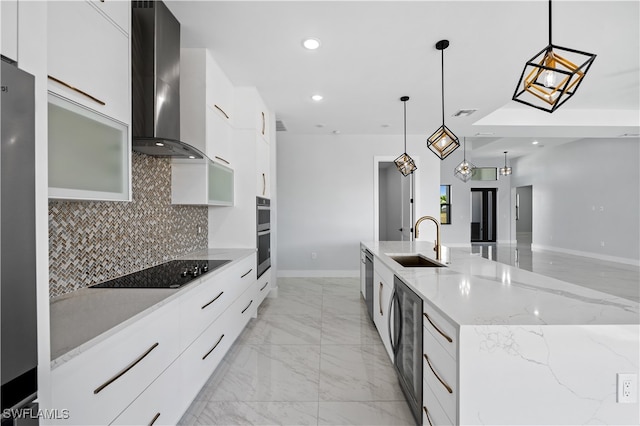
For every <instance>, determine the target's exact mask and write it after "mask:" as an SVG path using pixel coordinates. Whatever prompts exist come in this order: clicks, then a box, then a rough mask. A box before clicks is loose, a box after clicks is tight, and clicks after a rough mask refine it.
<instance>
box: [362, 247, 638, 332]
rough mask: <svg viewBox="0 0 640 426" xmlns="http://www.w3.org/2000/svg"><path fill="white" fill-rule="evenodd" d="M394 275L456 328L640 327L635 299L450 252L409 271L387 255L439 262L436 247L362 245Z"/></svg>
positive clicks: (460, 251)
mask: <svg viewBox="0 0 640 426" xmlns="http://www.w3.org/2000/svg"><path fill="white" fill-rule="evenodd" d="M362 247H364V248H366V249H368V250H369V251H370V252H371V253H372V254H373V255H375V256H376V257H377V258H378V259H379V260H380V261H381V262H382V263H383V264H384V265H385V266H386V267H388V268H389V269H391V270H392V271H393V272H394V274H395V275H397V276H398V277H399V278H401V279H402V280H403V281H404V282H405V283H406V284H407V285H409V286H410V287H411V288H412V289H413V290H414V291H415V292H416V293H417V294H419V295H420V296H421V297H422V298H423V299H425V300H428V301H429V302H430V303H431V304H433V305H434V306H435V307H436V308H437V309H438V310H440V311H441V313H442V314H444V315H446V316H447V317H449V318H450V319H451V320H452V321H454V322H455V323H457V324H458V325H461V326H463V325H605V324H638V323H640V305H639V304H638V303H636V302H634V301H631V300H628V299H624V298H620V297H616V296H612V295H609V294H605V293H602V292H599V291H596V290H591V289H588V288H585V287H582V286H579V285H575V284H571V283H568V282H564V281H560V280H557V279H554V278H550V277H546V276H543V275H540V274H536V273H533V272H529V271H526V270H523V269H519V268H516V267H513V266H510V265H506V264H502V263H498V262H494V261H491V260H487V259H485V258H483V257H481V256H479V255H477V254H472V253H471V252H470V250H469V249H464V248H461V249H446V250H443V253H444V256H443V261H442V262H441V263H444V264H445V267H440V268H410V267H408V268H405V267H402V266H401V265H400V264H399V263H397V262H395V261H394V260H393V259H391V258H390V257H389V254H415V253H420V254H422V255H424V256H426V257H428V258H431V259H435V252H434V251H433V243H431V242H421V241H417V242H408V241H404V242H402V241H372V242H363V243H362Z"/></svg>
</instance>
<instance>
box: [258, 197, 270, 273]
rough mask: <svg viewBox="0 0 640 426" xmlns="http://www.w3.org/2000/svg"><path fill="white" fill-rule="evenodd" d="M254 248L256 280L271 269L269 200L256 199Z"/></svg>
mask: <svg viewBox="0 0 640 426" xmlns="http://www.w3.org/2000/svg"><path fill="white" fill-rule="evenodd" d="M256 247H257V249H258V261H257V263H258V265H257V271H258V272H257V273H258V278H260V276H261V275H262V274H263V273H264V272H265V271H266V270H267V269H269V268H270V267H271V200H269V199H268V198H262V197H256Z"/></svg>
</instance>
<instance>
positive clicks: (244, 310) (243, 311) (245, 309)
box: [240, 299, 253, 314]
mask: <svg viewBox="0 0 640 426" xmlns="http://www.w3.org/2000/svg"><path fill="white" fill-rule="evenodd" d="M252 303H253V299H251V301H250V302H249V304H248V305H247V307H246V308H244V309H243V310H242V312H240V313H241V314H244V313H245V312H246V311H247V309H249V306H251V304H252Z"/></svg>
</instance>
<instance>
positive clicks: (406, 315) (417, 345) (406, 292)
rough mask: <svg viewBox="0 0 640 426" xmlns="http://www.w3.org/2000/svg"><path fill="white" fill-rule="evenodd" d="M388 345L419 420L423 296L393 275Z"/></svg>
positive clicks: (404, 389) (403, 386)
mask: <svg viewBox="0 0 640 426" xmlns="http://www.w3.org/2000/svg"><path fill="white" fill-rule="evenodd" d="M393 282H394V293H393V296H392V297H393V302H392V303H393V304H395V309H394V310H393V321H394V325H393V333H392V337H393V338H392V339H391V345H392V348H393V354H394V365H395V370H396V374H397V375H398V381H399V382H400V387H401V388H402V392H403V393H404V395H405V397H406V399H407V402H408V403H409V408H410V409H411V413H412V414H413V417H414V419H415V421H416V424H420V423H421V422H422V411H421V410H422V299H421V298H420V297H419V296H418V295H417V294H415V293H414V292H413V290H411V289H410V288H409V287H408V286H407V285H406V284H405V283H404V282H402V280H400V279H399V278H398V277H396V276H394V278H393Z"/></svg>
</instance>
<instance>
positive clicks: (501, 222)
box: [440, 147, 516, 247]
mask: <svg viewBox="0 0 640 426" xmlns="http://www.w3.org/2000/svg"><path fill="white" fill-rule="evenodd" d="M469 151H470V150H469V149H467V161H470V162H471V163H473V164H474V165H475V166H476V167H502V166H503V165H504V157H496V158H495V159H481V160H480V159H478V160H476V159H474V158H473V156H471V155H469V154H470V152H469ZM463 158H464V153H463V150H462V147H460V148H458V149H457V150H456V151H454V152H453V153H452V154H451V155H449V156H448V157H447V158H446V159H445V160H444V161H443V162H442V167H441V168H440V180H441V182H442V184H443V185H451V200H450V202H451V214H452V216H451V224H450V225H442V244H443V245H445V246H447V245H448V246H452V247H455V246H470V244H471V225H470V223H471V188H497V189H498V191H497V203H496V208H497V212H496V215H497V217H496V220H497V228H498V229H497V231H498V233H497V235H496V239H497V242H498V243H509V242H511V241H514V240H515V238H516V236H515V233H514V232H512V231H511V225H510V223H511V220H512V219H513V217H514V215H515V211H512V206H513V205H515V199H512V198H513V195H512V194H511V180H512V179H513V175H512V176H500V175H498V180H497V181H491V182H488V181H473V180H470V181H468V182H463V181H461V180H460V179H458V178H457V177H455V176H454V175H453V170H454V169H455V167H456V166H457V165H458V164H460V163H461V162H462V160H463ZM507 162H508V164H509V165H511V161H507Z"/></svg>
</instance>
